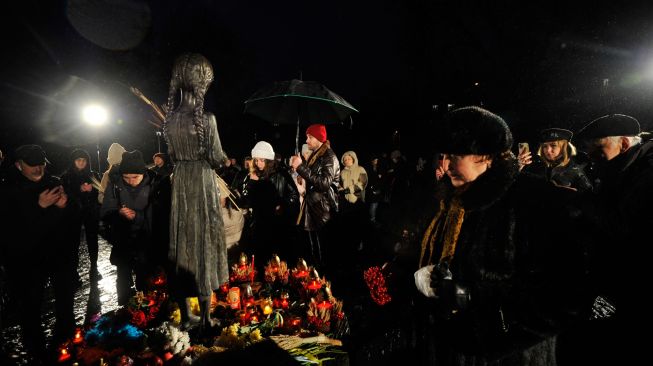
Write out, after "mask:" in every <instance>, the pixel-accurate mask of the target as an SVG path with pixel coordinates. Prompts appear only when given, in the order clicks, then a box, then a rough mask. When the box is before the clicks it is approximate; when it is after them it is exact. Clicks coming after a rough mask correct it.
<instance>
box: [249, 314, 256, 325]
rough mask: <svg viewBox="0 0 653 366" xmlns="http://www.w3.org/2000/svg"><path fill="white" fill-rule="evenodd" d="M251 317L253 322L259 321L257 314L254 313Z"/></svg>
mask: <svg viewBox="0 0 653 366" xmlns="http://www.w3.org/2000/svg"><path fill="white" fill-rule="evenodd" d="M249 319H250V321H251V323H258V316H256V315H252V317H251V318H249Z"/></svg>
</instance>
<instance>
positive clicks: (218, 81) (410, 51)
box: [0, 0, 653, 173]
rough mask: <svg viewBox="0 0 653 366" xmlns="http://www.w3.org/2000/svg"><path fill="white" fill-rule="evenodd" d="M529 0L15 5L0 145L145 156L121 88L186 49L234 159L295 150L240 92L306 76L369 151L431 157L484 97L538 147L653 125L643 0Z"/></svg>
mask: <svg viewBox="0 0 653 366" xmlns="http://www.w3.org/2000/svg"><path fill="white" fill-rule="evenodd" d="M531 3H532V2H530V1H437V0H429V1H427V0H422V1H415V0H407V1H390V0H378V1H374V2H368V1H353V0H350V1H340V0H337V1H318V0H304V1H249V0H240V1H206V0H205V1H192V0H187V1H156V0H152V1H127V0H120V1H118V0H114V1H106V0H105V1H84V2H83V1H79V0H77V1H67V2H66V1H21V2H20V4H19V5H12V6H11V7H10V8H7V9H5V10H4V12H3V15H2V17H3V21H2V34H3V48H4V49H5V52H3V57H2V60H3V65H2V69H1V72H0V80H1V83H0V90H1V93H2V95H1V99H0V113H1V114H2V117H1V118H2V122H1V123H0V149H2V150H3V151H5V152H6V153H8V154H9V155H10V156H11V154H12V152H13V149H14V148H15V147H17V146H18V145H21V144H24V143H39V144H42V145H43V146H44V147H46V150H47V151H48V154H49V156H50V157H51V160H53V163H54V164H53V165H54V166H53V167H52V168H53V170H55V173H56V170H57V169H59V170H61V169H63V168H64V166H63V165H62V164H63V163H62V162H63V161H65V159H66V157H67V156H68V153H69V151H70V150H71V149H72V148H74V147H83V148H85V149H87V150H89V152H90V153H91V155H92V156H94V155H95V149H96V147H95V146H96V143H97V141H98V137H99V141H100V146H101V155H102V158H101V160H103V161H102V163H103V164H105V161H104V159H106V148H107V147H108V145H109V144H110V143H111V142H114V141H115V142H120V143H121V144H122V145H123V146H125V147H126V148H127V149H128V150H133V149H140V150H142V151H143V152H144V153H145V156H151V154H153V153H154V152H156V150H158V146H157V137H156V134H155V131H156V130H155V128H153V127H152V126H150V125H149V124H148V123H147V122H146V121H147V119H148V118H150V117H149V116H150V110H149V108H148V107H147V106H145V105H144V104H143V103H141V102H140V101H139V100H138V99H137V98H136V97H134V96H133V95H132V94H131V93H130V92H129V90H128V87H129V86H135V87H138V88H139V89H141V90H142V91H143V93H144V94H145V95H147V96H148V97H150V98H151V99H153V100H154V101H156V102H158V103H160V104H161V103H163V102H164V101H165V99H166V96H167V90H168V83H169V80H170V71H171V66H172V63H173V61H174V59H175V57H176V56H178V55H179V54H181V53H184V52H189V51H190V52H198V53H201V54H203V55H205V56H206V57H207V58H208V59H209V60H210V61H211V62H212V64H213V67H214V70H215V76H216V77H215V81H214V83H213V84H212V86H211V87H210V89H209V92H208V94H207V97H206V103H205V107H206V109H207V110H209V111H211V112H213V113H214V114H215V115H216V117H217V119H218V129H219V132H220V135H221V139H222V142H223V145H224V148H225V151H226V152H227V153H228V154H229V155H232V156H235V157H239V158H240V157H242V156H244V155H248V154H249V151H250V150H251V148H252V147H253V145H254V144H255V142H256V141H258V140H261V139H265V140H267V141H269V142H270V143H272V145H273V146H274V147H275V150H276V151H277V152H280V153H282V154H284V155H288V154H289V153H291V152H292V150H293V147H294V126H283V125H282V126H276V127H275V126H273V125H272V124H271V123H269V122H266V121H263V120H261V119H259V118H257V117H253V116H249V115H245V114H243V108H244V104H243V102H244V101H245V100H246V99H247V98H248V97H249V96H251V95H252V94H253V93H254V92H255V91H256V90H257V89H258V88H261V87H263V86H266V85H268V84H271V83H272V82H274V81H278V80H289V79H293V78H299V77H300V75H301V77H302V78H303V79H304V80H315V81H318V82H320V83H323V84H324V85H326V86H327V87H328V88H329V89H331V90H332V91H334V92H336V93H337V94H339V95H341V96H342V97H344V98H345V99H346V100H347V101H348V102H349V103H351V104H352V105H353V106H355V107H356V108H357V109H358V110H359V111H360V113H357V114H354V115H353V116H352V120H351V121H350V120H347V121H344V123H343V124H342V125H332V126H329V127H328V129H329V138H330V140H331V141H332V146H333V147H334V150H335V151H336V153H338V154H341V153H342V152H344V151H346V150H350V149H354V150H357V151H359V152H361V155H363V158H365V157H367V156H368V155H369V154H370V153H372V152H375V153H376V152H381V151H389V150H391V149H394V148H400V149H401V150H403V151H405V152H406V153H408V155H409V156H411V157H416V156H417V155H418V154H422V155H425V156H429V154H431V153H432V151H431V149H432V146H431V145H429V139H430V138H431V137H432V134H433V133H434V132H433V131H434V128H435V126H436V125H437V121H438V118H439V116H440V113H441V112H442V111H443V109H444V108H446V107H445V106H446V105H447V104H453V105H458V106H462V105H469V104H476V105H483V106H485V107H487V108H488V109H490V110H492V111H494V112H497V113H499V114H500V115H502V116H503V117H504V118H505V119H506V120H507V121H508V123H509V124H510V126H511V128H512V129H513V133H514V135H515V138H516V139H517V140H519V141H524V140H526V141H531V142H532V143H534V142H535V136H536V133H537V131H538V130H539V129H541V128H544V127H552V126H556V127H564V128H569V129H572V130H575V131H576V130H578V129H579V128H580V127H582V126H583V125H584V124H585V123H587V122H588V121H590V120H591V119H593V118H596V117H599V116H601V115H603V114H605V113H608V112H618V113H625V114H631V115H633V116H634V117H636V118H638V119H639V120H640V123H641V124H642V125H643V127H644V128H646V129H652V128H653V123H652V121H651V120H652V118H653V103H651V101H652V100H653V4H652V2H650V1H643V2H634V1H622V2H615V1H611V2H597V1H592V2H572V1H566V2H562V3H556V2H553V1H548V2H538V3H539V4H531ZM572 3H573V4H572ZM89 102H99V103H102V104H103V105H105V106H107V108H108V109H109V110H110V114H111V115H110V121H109V123H108V124H107V125H106V126H104V127H102V129H101V130H99V131H95V130H93V129H91V128H90V127H88V126H86V125H85V124H84V123H83V122H82V121H81V118H80V110H81V108H82V106H84V105H85V104H87V103H89ZM352 121H353V123H352ZM394 131H398V134H393V132H394ZM393 136H394V138H393ZM397 136H400V137H401V138H397ZM162 145H163V142H162ZM162 149H165V148H164V147H162ZM93 166H94V167H96V166H97V162H94V163H93ZM103 168H104V166H103Z"/></svg>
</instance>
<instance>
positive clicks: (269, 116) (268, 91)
mask: <svg viewBox="0 0 653 366" xmlns="http://www.w3.org/2000/svg"><path fill="white" fill-rule="evenodd" d="M352 112H358V110H356V108H354V107H353V106H352V105H351V104H349V103H348V102H347V101H346V100H344V99H343V98H342V97H341V96H339V95H338V94H336V93H334V92H332V91H331V90H329V89H327V88H326V87H325V86H324V85H322V84H320V83H317V82H315V81H303V80H297V79H293V80H286V81H278V82H275V83H274V84H272V85H269V86H267V87H264V88H262V89H260V90H258V91H257V92H256V93H254V95H252V97H251V98H249V99H248V100H246V101H245V113H249V114H252V115H255V116H258V117H260V118H262V119H264V120H266V121H270V122H272V123H275V124H295V123H296V124H297V135H296V137H295V152H297V151H298V147H299V125H300V123H301V122H304V123H308V124H310V123H323V124H331V123H336V122H340V121H342V120H343V119H345V118H347V117H348V116H349V115H350V114H351V113H352Z"/></svg>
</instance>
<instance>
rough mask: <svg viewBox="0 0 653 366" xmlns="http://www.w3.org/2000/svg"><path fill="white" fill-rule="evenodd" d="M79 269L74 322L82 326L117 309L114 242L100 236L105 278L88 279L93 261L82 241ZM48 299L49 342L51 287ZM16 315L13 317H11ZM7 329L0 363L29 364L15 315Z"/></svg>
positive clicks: (100, 265)
mask: <svg viewBox="0 0 653 366" xmlns="http://www.w3.org/2000/svg"><path fill="white" fill-rule="evenodd" d="M79 251H80V253H79V254H80V257H79V268H78V269H77V271H78V273H79V275H80V276H81V280H82V285H81V286H80V287H79V289H77V291H76V292H75V308H74V313H75V322H76V323H77V325H78V326H82V325H83V324H84V323H85V322H86V321H87V320H88V319H90V318H91V317H92V316H94V315H96V314H102V313H106V312H109V311H112V310H115V309H117V308H118V307H119V306H118V295H117V293H116V267H115V266H113V265H112V264H111V263H110V262H109V254H111V245H109V243H107V241H106V240H104V239H103V238H102V237H100V238H99V255H98V270H99V272H100V274H101V275H102V279H101V280H99V281H97V282H91V281H90V279H89V271H90V262H89V259H88V249H87V246H86V242H85V241H82V243H81V244H80V246H79ZM44 297H45V301H44V304H43V309H42V312H41V313H42V321H43V327H44V329H45V332H46V337H47V340H48V342H50V339H51V337H52V333H53V331H54V292H53V289H52V287H51V286H49V285H48V286H47V287H46V289H45V295H44ZM12 315H13V316H12ZM7 318H8V319H7V323H8V324H6V328H5V329H3V330H2V338H1V344H2V353H3V356H5V357H4V358H0V364H2V365H5V364H7V365H8V366H10V365H28V364H29V361H28V360H27V358H26V355H25V353H24V350H23V345H22V341H21V335H20V334H21V333H20V326H19V325H17V324H16V321H15V319H16V316H15V315H14V314H11V313H10V314H9V316H8V317H7Z"/></svg>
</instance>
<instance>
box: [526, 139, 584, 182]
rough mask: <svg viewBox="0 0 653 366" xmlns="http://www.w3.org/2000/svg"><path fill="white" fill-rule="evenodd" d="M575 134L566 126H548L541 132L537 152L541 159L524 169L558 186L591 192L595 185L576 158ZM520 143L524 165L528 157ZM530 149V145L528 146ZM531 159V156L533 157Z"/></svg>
mask: <svg viewBox="0 0 653 366" xmlns="http://www.w3.org/2000/svg"><path fill="white" fill-rule="evenodd" d="M572 136H573V133H572V132H571V131H569V130H565V129H562V128H548V129H545V130H542V131H540V139H539V140H540V143H539V146H538V148H537V155H538V156H539V157H540V160H539V161H537V162H536V163H534V164H532V165H531V162H527V163H526V164H525V165H529V166H528V167H527V168H526V169H525V170H524V172H525V173H527V174H530V175H532V176H535V177H538V178H540V179H545V180H546V181H548V182H551V183H553V184H554V185H556V186H560V187H565V188H569V189H573V190H577V191H591V190H592V184H591V183H590V180H589V179H588V178H587V176H586V175H585V172H584V171H583V166H581V165H580V164H577V163H576V161H575V156H576V147H574V145H573V144H572V143H571V142H570V141H571V137H572ZM519 145H520V165H521V164H522V159H521V157H522V156H525V155H526V154H524V152H523V150H522V149H521V148H522V144H519ZM526 149H527V145H526ZM529 160H530V159H529Z"/></svg>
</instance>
